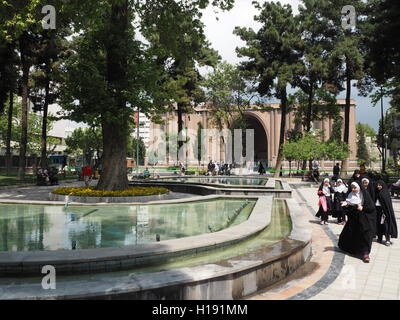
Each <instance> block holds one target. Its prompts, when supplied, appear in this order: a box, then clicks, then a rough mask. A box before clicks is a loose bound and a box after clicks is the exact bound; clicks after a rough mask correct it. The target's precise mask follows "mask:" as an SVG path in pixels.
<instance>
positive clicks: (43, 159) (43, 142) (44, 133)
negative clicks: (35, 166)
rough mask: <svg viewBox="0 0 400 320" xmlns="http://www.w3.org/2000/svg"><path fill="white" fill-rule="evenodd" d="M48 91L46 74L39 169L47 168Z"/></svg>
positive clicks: (47, 76) (48, 82) (48, 80)
mask: <svg viewBox="0 0 400 320" xmlns="http://www.w3.org/2000/svg"><path fill="white" fill-rule="evenodd" d="M47 72H48V70H47ZM49 91H50V79H49V75H48V73H47V75H46V88H45V97H44V105H43V119H42V137H41V155H40V167H41V168H46V167H47V113H48V109H49Z"/></svg>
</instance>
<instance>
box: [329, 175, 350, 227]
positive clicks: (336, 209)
mask: <svg viewBox="0 0 400 320" xmlns="http://www.w3.org/2000/svg"><path fill="white" fill-rule="evenodd" d="M336 184H337V185H336V187H335V188H333V189H334V190H335V195H334V198H333V214H332V216H333V217H335V218H337V219H338V223H339V224H344V223H345V221H346V217H345V212H344V209H343V207H342V206H341V203H342V202H343V201H346V196H347V192H348V188H347V186H346V185H345V184H344V183H343V180H342V179H338V180H337V182H336Z"/></svg>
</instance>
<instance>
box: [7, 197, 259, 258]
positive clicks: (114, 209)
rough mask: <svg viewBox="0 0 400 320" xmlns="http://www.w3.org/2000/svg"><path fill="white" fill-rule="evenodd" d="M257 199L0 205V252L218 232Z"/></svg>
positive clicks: (245, 216) (244, 215)
mask: <svg viewBox="0 0 400 320" xmlns="http://www.w3.org/2000/svg"><path fill="white" fill-rule="evenodd" d="M255 203H256V201H255V200H247V199H227V198H225V199H223V198H221V199H213V200H207V201H195V202H186V203H176V204H157V205H156V204H154V205H130V206H121V205H116V206H70V207H68V208H67V209H65V208H64V207H63V206H46V205H20V204H12V205H9V204H1V205H0V251H35V250H40V251H41V250H75V249H89V248H105V247H120V246H129V245H136V244H140V243H148V242H156V239H157V237H159V238H160V240H168V239H176V238H183V237H189V236H195V235H199V234H205V233H210V232H216V231H220V230H222V229H225V228H228V227H230V226H234V225H237V224H240V223H242V222H244V221H245V220H247V219H248V217H249V215H250V213H251V211H252V209H253V207H254V205H255Z"/></svg>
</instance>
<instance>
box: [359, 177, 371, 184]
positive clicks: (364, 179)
mask: <svg viewBox="0 0 400 320" xmlns="http://www.w3.org/2000/svg"><path fill="white" fill-rule="evenodd" d="M364 181H368V185H369V184H370V183H371V182H370V181H369V179H367V178H363V179H362V180H361V183H362V184H363V185H364Z"/></svg>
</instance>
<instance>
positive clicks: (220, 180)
mask: <svg viewBox="0 0 400 320" xmlns="http://www.w3.org/2000/svg"><path fill="white" fill-rule="evenodd" d="M160 180H161V181H166V182H182V183H203V184H227V185H235V186H264V185H265V184H266V183H267V181H268V179H266V178H234V177H201V178H170V179H160ZM160 180H157V181H160Z"/></svg>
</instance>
